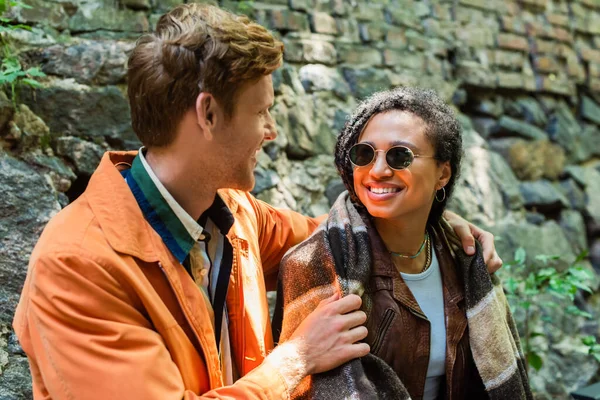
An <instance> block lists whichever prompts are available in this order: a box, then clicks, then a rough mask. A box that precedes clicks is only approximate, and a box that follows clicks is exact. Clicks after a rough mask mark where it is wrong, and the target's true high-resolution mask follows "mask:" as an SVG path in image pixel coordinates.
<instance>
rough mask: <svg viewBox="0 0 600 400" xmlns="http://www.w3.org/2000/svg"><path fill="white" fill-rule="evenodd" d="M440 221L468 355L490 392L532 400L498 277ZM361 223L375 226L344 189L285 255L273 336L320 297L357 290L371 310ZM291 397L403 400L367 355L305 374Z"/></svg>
mask: <svg viewBox="0 0 600 400" xmlns="http://www.w3.org/2000/svg"><path fill="white" fill-rule="evenodd" d="M441 225H442V226H441V229H443V230H444V233H445V234H446V237H447V238H448V240H449V242H450V244H451V245H452V247H453V248H454V250H456V251H453V256H454V257H455V259H456V260H457V264H458V265H459V268H460V271H459V273H460V274H461V275H462V277H463V282H464V291H465V300H466V307H467V321H468V326H469V340H470V345H471V350H472V353H473V359H474V361H475V365H476V366H477V370H478V372H479V374H480V376H481V378H482V381H483V383H484V385H485V388H486V392H487V393H488V395H489V398H490V399H491V400H495V399H498V400H500V399H501V400H505V399H511V400H518V399H532V398H533V397H532V394H531V391H530V388H529V383H528V379H527V373H526V369H525V364H524V361H523V360H524V357H523V352H522V350H521V345H520V341H519V336H518V332H517V329H516V326H515V323H514V320H513V318H512V315H511V313H510V308H509V306H508V303H507V301H506V297H505V296H504V292H503V290H502V286H501V284H500V282H499V280H498V278H497V277H496V276H494V275H492V276H491V277H490V275H489V273H488V271H487V268H486V266H485V263H484V261H483V257H482V252H481V248H480V246H479V244H477V253H476V255H475V256H467V255H466V254H464V252H463V251H462V246H461V244H460V240H459V239H458V238H457V237H456V236H455V235H454V232H453V231H452V229H451V228H450V227H449V226H447V224H446V223H445V222H443V221H442V222H441ZM368 229H375V228H374V227H373V226H372V225H371V224H370V222H369V218H368V217H364V216H361V214H360V212H359V211H358V210H357V209H356V208H355V206H354V204H353V203H352V202H351V201H350V199H349V198H348V194H347V192H345V193H342V194H341V195H340V197H339V198H338V199H337V201H336V202H335V204H334V205H333V207H332V209H331V211H330V213H329V217H328V219H327V220H326V221H324V222H323V223H322V224H321V225H320V226H319V227H318V228H317V230H315V232H314V233H313V234H312V235H311V236H310V237H309V238H308V239H307V240H305V241H304V242H302V243H300V244H299V245H298V246H296V247H294V248H293V249H291V250H290V251H289V252H288V253H287V254H286V255H285V257H284V258H283V260H282V263H281V267H280V275H279V287H278V290H279V293H278V300H280V301H282V302H283V322H282V325H281V332H280V333H281V336H280V342H284V341H285V340H286V339H288V338H289V337H290V336H291V334H292V333H293V332H294V330H295V329H296V328H297V327H298V325H299V324H300V323H301V322H302V321H303V320H304V318H306V317H307V316H308V314H310V312H311V311H313V310H314V309H315V308H316V307H317V305H318V304H319V302H320V301H321V300H323V299H326V298H328V297H330V296H332V295H333V294H334V293H340V294H341V295H344V296H345V295H348V294H351V293H355V294H358V295H360V296H362V298H363V306H362V309H363V310H364V311H365V312H366V313H367V314H368V313H369V312H370V310H371V308H372V307H371V305H372V303H371V299H370V298H369V296H368V295H367V294H366V293H365V290H364V288H365V287H367V285H368V282H369V278H370V271H371V263H372V250H371V245H370V242H369V235H368V232H367V230H368ZM293 397H294V398H312V399H327V400H336V399H397V400H403V399H410V396H409V394H408V392H407V390H406V388H405V387H404V385H403V384H402V382H401V381H400V379H399V377H398V376H397V375H396V373H395V372H394V371H393V370H392V369H391V367H389V366H388V365H387V364H386V363H385V362H384V361H383V360H381V359H380V358H378V357H376V356H374V355H372V354H369V355H367V356H366V357H363V358H361V359H355V360H352V361H350V362H348V363H346V364H344V365H342V366H340V367H338V368H335V369H333V370H332V371H329V372H327V373H322V374H317V375H313V376H310V377H307V378H306V379H304V380H303V381H302V382H301V383H300V385H299V386H298V388H297V389H296V391H295V392H294V395H293Z"/></svg>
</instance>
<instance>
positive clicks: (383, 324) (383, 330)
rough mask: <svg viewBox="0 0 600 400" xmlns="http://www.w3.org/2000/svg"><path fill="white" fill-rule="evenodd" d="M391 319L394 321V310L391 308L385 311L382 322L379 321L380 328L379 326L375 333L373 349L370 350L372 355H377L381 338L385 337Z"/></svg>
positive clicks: (381, 341)
mask: <svg viewBox="0 0 600 400" xmlns="http://www.w3.org/2000/svg"><path fill="white" fill-rule="evenodd" d="M393 319H394V310H392V309H391V308H388V309H387V310H386V311H385V314H384V315H383V320H382V321H381V326H380V328H379V330H378V331H377V336H376V337H375V340H374V341H373V347H372V349H371V353H372V354H377V353H378V352H379V350H380V348H381V345H382V343H383V337H384V336H385V334H386V332H387V330H388V329H389V327H390V325H391V324H392V320H393Z"/></svg>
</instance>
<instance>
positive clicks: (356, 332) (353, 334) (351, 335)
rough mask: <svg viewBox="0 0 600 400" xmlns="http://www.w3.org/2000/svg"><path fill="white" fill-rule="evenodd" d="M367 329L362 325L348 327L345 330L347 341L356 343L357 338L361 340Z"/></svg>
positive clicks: (365, 335)
mask: <svg viewBox="0 0 600 400" xmlns="http://www.w3.org/2000/svg"><path fill="white" fill-rule="evenodd" d="M368 333H369V331H368V330H367V328H366V327H364V326H357V327H356V328H353V329H350V330H349V331H348V332H346V339H347V340H348V343H356V342H358V341H359V340H363V339H364V338H366V337H367V334H368Z"/></svg>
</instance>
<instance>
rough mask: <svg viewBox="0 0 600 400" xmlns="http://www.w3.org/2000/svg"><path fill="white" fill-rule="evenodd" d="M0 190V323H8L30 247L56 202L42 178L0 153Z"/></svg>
mask: <svg viewBox="0 0 600 400" xmlns="http://www.w3.org/2000/svg"><path fill="white" fill-rule="evenodd" d="M0 193H2V196H0V215H2V219H1V220H0V323H6V324H10V323H11V322H12V318H13V313H14V309H15V307H16V305H17V301H18V299H19V295H20V293H21V288H22V285H23V282H24V280H25V274H26V272H27V263H28V260H29V255H30V254H31V250H32V249H33V246H34V244H35V242H36V241H37V239H38V237H39V235H40V233H41V232H42V229H43V228H44V226H45V225H46V223H47V222H48V221H49V220H50V218H51V217H52V216H53V215H55V214H56V213H57V212H58V211H60V205H59V204H58V202H57V200H56V198H57V194H56V191H55V190H54V189H53V188H52V186H51V185H50V183H49V182H48V180H47V178H46V177H44V176H43V175H41V174H40V173H38V172H37V171H36V170H35V169H34V168H32V167H31V166H29V165H27V164H26V163H24V162H23V161H19V160H17V159H15V158H13V157H11V156H9V155H7V154H0Z"/></svg>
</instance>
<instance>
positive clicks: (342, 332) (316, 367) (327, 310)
mask: <svg viewBox="0 0 600 400" xmlns="http://www.w3.org/2000/svg"><path fill="white" fill-rule="evenodd" d="M361 303H362V300H361V298H360V297H359V296H357V295H355V294H351V295H349V296H346V297H343V298H341V299H339V295H338V294H336V295H334V296H332V297H330V298H328V299H325V300H323V301H321V303H319V305H318V306H317V308H316V309H315V310H314V311H313V312H312V313H310V315H309V316H308V317H306V319H305V320H304V321H302V323H301V324H300V325H299V326H298V328H296V331H294V333H293V334H292V336H291V338H290V340H291V341H293V342H296V343H297V344H298V346H299V348H298V350H299V352H300V354H302V355H303V356H304V359H305V362H306V373H307V375H312V374H317V373H319V372H325V371H329V370H330V369H333V368H335V367H337V366H339V365H342V364H343V363H345V362H347V361H350V360H352V359H354V358H358V357H363V356H365V355H367V354H368V353H369V351H370V348H369V345H368V344H366V343H357V342H358V341H359V340H362V339H364V338H365V337H366V336H367V328H365V327H364V326H362V324H363V323H364V322H365V321H366V320H367V315H366V314H365V313H364V312H363V311H358V309H359V308H360V305H361Z"/></svg>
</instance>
